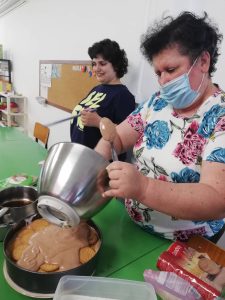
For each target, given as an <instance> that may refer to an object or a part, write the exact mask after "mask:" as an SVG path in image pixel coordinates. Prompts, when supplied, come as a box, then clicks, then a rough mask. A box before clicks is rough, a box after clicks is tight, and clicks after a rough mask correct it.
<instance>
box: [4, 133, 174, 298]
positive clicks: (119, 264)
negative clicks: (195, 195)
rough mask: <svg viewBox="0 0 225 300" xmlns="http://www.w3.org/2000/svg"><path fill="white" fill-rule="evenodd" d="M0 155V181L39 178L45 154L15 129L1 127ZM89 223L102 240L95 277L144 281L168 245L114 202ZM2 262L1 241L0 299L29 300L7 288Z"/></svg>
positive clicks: (110, 202)
mask: <svg viewBox="0 0 225 300" xmlns="http://www.w3.org/2000/svg"><path fill="white" fill-rule="evenodd" d="M0 155H1V157H2V161H1V163H0V179H2V178H6V177H8V176H12V175H14V174H18V173H21V172H22V173H27V174H29V175H34V176H38V175H39V173H40V166H39V165H38V162H39V161H41V160H44V159H45V157H46V155H47V151H46V149H44V147H42V146H41V145H39V144H37V143H36V142H34V141H33V140H32V139H31V138H29V137H27V136H26V135H24V134H23V133H21V132H19V131H18V130H16V129H15V128H0ZM92 220H93V221H94V223H95V224H96V225H97V226H98V228H99V229H100V231H101V233H102V237H103V239H102V247H101V250H100V253H99V258H98V264H97V269H96V272H95V276H101V277H112V278H122V279H130V280H138V281H144V277H143V272H144V270H145V269H149V268H151V269H155V270H156V262H157V258H158V256H159V255H160V254H161V253H162V252H163V251H164V250H166V249H167V248H168V246H169V245H170V244H171V243H170V242H169V241H167V240H165V239H163V238H160V237H157V236H154V235H151V234H149V233H147V232H145V231H144V230H142V229H141V228H140V227H139V226H138V225H136V224H135V223H134V222H133V221H132V220H131V219H130V217H129V216H128V214H127V212H126V209H125V207H124V204H123V203H122V202H121V201H119V200H116V199H113V200H111V201H109V203H108V204H107V205H106V206H105V207H104V209H103V210H102V211H100V212H99V213H98V214H97V215H96V216H95V217H94V218H93V219H92ZM3 263H4V254H3V242H0V270H1V271H0V300H27V299H31V298H30V297H28V296H27V295H23V294H21V293H18V292H17V291H15V290H14V289H13V288H11V287H10V286H9V284H8V283H7V282H6V280H5V278H4V274H3ZM40 298H41V297H40ZM36 299H39V298H36Z"/></svg>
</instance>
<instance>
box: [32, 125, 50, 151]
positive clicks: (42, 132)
mask: <svg viewBox="0 0 225 300" xmlns="http://www.w3.org/2000/svg"><path fill="white" fill-rule="evenodd" d="M49 133H50V129H49V128H48V127H46V126H44V125H42V124H41V123H39V122H36V123H35V125H34V133H33V135H34V137H35V141H36V142H37V143H38V141H41V142H42V143H43V144H44V146H45V148H46V149H47V148H48V137H49Z"/></svg>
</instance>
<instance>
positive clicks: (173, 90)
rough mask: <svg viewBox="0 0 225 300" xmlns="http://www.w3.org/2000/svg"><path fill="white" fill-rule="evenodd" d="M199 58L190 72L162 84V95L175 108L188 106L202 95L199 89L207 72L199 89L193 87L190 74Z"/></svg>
mask: <svg viewBox="0 0 225 300" xmlns="http://www.w3.org/2000/svg"><path fill="white" fill-rule="evenodd" d="M197 59H198V58H197ZM197 59H196V60H195V61H194V63H193V65H192V66H191V68H190V70H189V71H188V73H184V74H182V75H181V76H179V77H177V78H175V79H173V80H171V81H169V82H167V83H166V84H163V85H161V87H160V95H161V97H162V98H163V99H164V100H165V101H166V102H168V103H169V104H171V105H172V106H173V107H174V108H177V109H183V108H187V107H189V106H191V105H192V104H193V103H194V102H195V101H196V100H197V99H198V97H199V96H200V93H199V90H200V88H201V86H202V83H203V80H204V77H205V73H204V74H203V76H202V81H201V83H200V85H199V87H198V89H197V91H195V90H193V89H192V88H191V86H190V81H189V76H188V75H189V73H190V72H191V69H192V68H193V66H194V65H195V63H196V61H197Z"/></svg>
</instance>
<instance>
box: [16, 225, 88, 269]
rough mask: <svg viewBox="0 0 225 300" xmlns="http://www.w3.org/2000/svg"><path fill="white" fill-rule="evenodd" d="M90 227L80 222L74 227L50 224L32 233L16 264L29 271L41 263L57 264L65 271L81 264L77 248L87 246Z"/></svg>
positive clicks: (37, 267)
mask: <svg viewBox="0 0 225 300" xmlns="http://www.w3.org/2000/svg"><path fill="white" fill-rule="evenodd" d="M89 234H90V228H89V226H88V225H87V224H86V223H81V224H79V226H77V227H74V228H61V227H58V226H56V225H54V224H50V225H49V226H47V227H45V228H44V229H42V230H41V231H38V232H36V233H34V234H33V235H32V236H31V237H30V239H29V244H28V246H27V247H26V249H25V250H24V251H23V254H22V256H21V258H20V259H19V260H18V261H17V264H18V265H19V266H20V267H22V268H24V269H28V270H30V271H37V270H38V269H39V267H40V266H41V265H42V264H44V263H45V264H46V263H47V264H56V265H59V269H58V270H57V271H65V270H68V269H72V268H75V267H78V266H79V265H81V263H80V259H79V250H80V249H81V248H82V247H85V246H88V245H89V242H88V238H89Z"/></svg>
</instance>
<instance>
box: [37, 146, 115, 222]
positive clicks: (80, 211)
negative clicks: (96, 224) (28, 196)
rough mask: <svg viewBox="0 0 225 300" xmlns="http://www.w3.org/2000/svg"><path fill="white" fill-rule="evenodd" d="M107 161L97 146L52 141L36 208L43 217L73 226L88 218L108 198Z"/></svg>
mask: <svg viewBox="0 0 225 300" xmlns="http://www.w3.org/2000/svg"><path fill="white" fill-rule="evenodd" d="M108 164H109V161H106V160H105V159H104V158H103V157H102V156H101V155H100V154H98V153H97V152H95V151H94V150H92V149H90V148H87V147H85V146H83V145H80V144H76V143H69V142H68V143H58V144H55V145H53V146H52V147H51V148H50V150H49V152H48V155H47V158H46V160H45V162H44V164H43V166H42V170H41V174H40V176H39V181H38V186H37V190H38V193H39V198H38V204H37V208H38V211H39V213H40V214H41V215H42V217H43V218H45V219H47V220H49V221H50V222H52V223H55V224H57V225H71V226H74V225H76V224H78V223H79V221H80V219H89V218H91V217H92V216H93V215H94V214H96V213H97V212H99V210H101V209H102V208H103V207H104V206H105V205H106V204H107V203H108V201H109V199H106V198H103V197H102V196H101V193H102V191H103V190H104V189H106V188H107V183H108V182H107V172H106V167H107V165H108Z"/></svg>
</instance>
